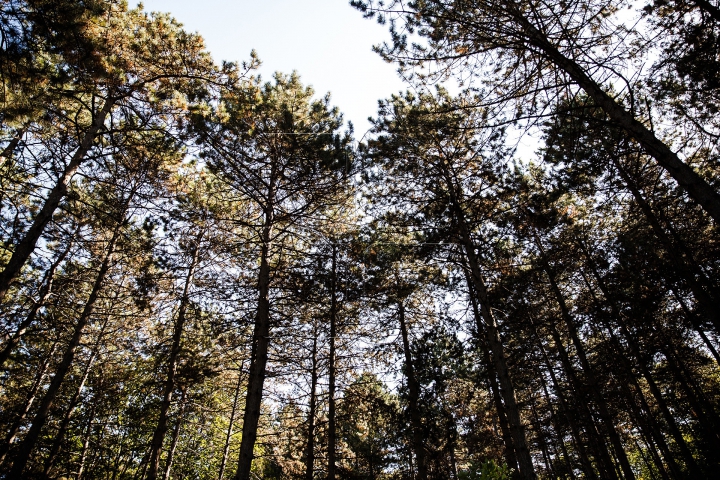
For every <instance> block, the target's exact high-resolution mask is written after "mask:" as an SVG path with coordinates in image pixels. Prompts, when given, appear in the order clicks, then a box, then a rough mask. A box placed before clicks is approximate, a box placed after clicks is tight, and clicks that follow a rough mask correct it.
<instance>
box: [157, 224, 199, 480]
mask: <svg viewBox="0 0 720 480" xmlns="http://www.w3.org/2000/svg"><path fill="white" fill-rule="evenodd" d="M204 233H205V232H204V230H203V231H201V232H200V233H199V234H198V236H197V238H196V239H195V244H194V245H193V251H192V260H191V261H190V265H189V266H188V271H187V275H186V276H185V282H184V285H183V291H182V297H181V298H180V308H179V309H178V316H177V320H176V321H175V328H174V329H173V339H172V346H171V347H170V356H169V357H168V373H167V378H166V379H165V388H164V391H163V399H162V403H161V404H160V414H159V415H158V423H157V426H156V427H155V432H154V433H153V438H152V441H151V443H150V460H149V464H148V472H147V479H148V480H156V479H157V477H158V470H159V468H160V453H161V451H162V445H163V441H164V440H165V434H166V433H167V429H168V412H169V411H170V405H171V404H172V397H173V393H174V392H175V377H176V375H177V367H178V365H177V363H178V357H179V356H180V348H181V343H182V335H183V328H184V327H185V321H186V320H187V308H188V305H189V303H190V287H191V285H192V282H193V278H194V275H195V268H196V267H197V263H198V258H199V256H200V242H201V241H202V237H203V234H204Z"/></svg>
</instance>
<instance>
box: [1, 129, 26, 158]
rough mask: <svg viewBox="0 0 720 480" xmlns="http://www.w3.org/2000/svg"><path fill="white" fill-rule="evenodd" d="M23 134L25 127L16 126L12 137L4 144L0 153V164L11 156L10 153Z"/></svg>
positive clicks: (13, 150)
mask: <svg viewBox="0 0 720 480" xmlns="http://www.w3.org/2000/svg"><path fill="white" fill-rule="evenodd" d="M23 136H25V127H22V128H18V129H17V130H16V131H15V135H13V138H12V139H10V141H9V142H8V144H7V145H5V148H3V150H2V153H0V166H2V165H4V164H5V161H6V160H9V159H10V157H12V154H13V153H14V152H15V149H16V148H17V147H18V145H19V144H20V141H21V140H22V137H23Z"/></svg>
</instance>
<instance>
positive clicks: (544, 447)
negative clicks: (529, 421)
mask: <svg viewBox="0 0 720 480" xmlns="http://www.w3.org/2000/svg"><path fill="white" fill-rule="evenodd" d="M530 411H531V412H532V414H533V419H534V420H535V422H534V423H535V430H536V431H537V439H538V443H539V444H540V451H541V452H542V454H543V460H544V461H545V469H546V470H547V472H548V473H549V474H550V475H551V476H552V477H554V478H557V475H556V474H555V471H554V469H553V464H552V461H551V460H550V451H549V449H548V446H547V442H546V441H545V433H544V432H543V431H542V423H541V422H540V417H538V414H537V408H535V405H532V407H531V409H530Z"/></svg>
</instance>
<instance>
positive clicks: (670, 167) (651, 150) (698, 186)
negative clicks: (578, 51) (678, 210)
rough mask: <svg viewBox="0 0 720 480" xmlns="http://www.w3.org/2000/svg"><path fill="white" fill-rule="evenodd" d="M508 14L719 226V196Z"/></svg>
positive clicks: (519, 16) (513, 9)
mask: <svg viewBox="0 0 720 480" xmlns="http://www.w3.org/2000/svg"><path fill="white" fill-rule="evenodd" d="M509 13H510V15H512V16H513V18H514V19H515V21H517V22H518V24H519V25H520V27H521V28H522V29H523V30H524V34H525V35H526V38H527V39H528V41H529V43H530V44H531V45H532V46H534V47H536V48H538V49H539V50H540V52H541V54H542V55H543V56H545V57H546V58H547V59H548V60H550V61H551V62H552V63H554V64H555V66H557V67H558V68H559V69H560V70H562V71H564V72H565V73H567V74H568V75H569V76H570V78H572V80H573V81H574V82H575V83H577V84H578V85H579V86H580V88H582V89H583V90H584V91H585V93H587V94H588V96H589V97H590V98H592V99H593V101H594V102H595V104H596V105H597V106H598V107H600V108H602V109H603V111H604V112H605V114H606V115H607V116H608V117H609V118H610V119H611V120H612V121H614V122H615V123H616V124H617V125H618V126H619V127H621V128H622V129H624V130H625V131H626V132H627V133H628V134H629V135H631V136H632V137H633V138H634V139H635V140H636V141H637V142H638V143H639V144H640V145H642V147H643V148H644V149H645V151H646V152H647V153H648V154H649V155H650V156H652V157H653V158H655V160H656V161H657V163H658V165H660V166H661V167H662V168H664V169H665V170H666V171H667V172H668V173H669V174H670V176H671V177H673V178H674V179H675V181H677V183H678V185H680V186H681V187H682V188H683V189H684V190H685V191H686V192H687V193H688V195H689V196H690V197H691V198H692V199H694V200H695V201H696V202H697V203H698V204H699V205H700V206H701V207H702V208H703V209H704V210H705V211H706V212H707V213H708V215H710V216H711V217H712V218H713V219H714V220H715V222H716V224H720V195H718V193H717V192H716V191H715V190H714V189H713V187H711V186H710V184H708V182H706V181H705V180H704V179H703V178H702V177H701V176H700V175H698V173H697V172H696V171H695V170H694V169H692V168H691V167H690V166H688V165H686V164H685V163H683V161H682V160H680V158H679V157H678V156H677V154H676V153H675V152H673V151H672V150H670V148H669V147H668V146H667V145H665V144H664V143H663V142H662V141H661V140H659V139H658V138H657V137H656V136H655V134H654V133H653V132H652V131H650V130H649V129H648V128H647V127H646V126H645V125H643V124H642V123H640V122H639V121H638V120H637V119H635V117H634V116H633V115H632V114H631V113H630V112H628V111H627V110H625V108H624V107H623V106H621V105H620V104H618V103H617V102H616V101H615V99H613V98H612V97H611V96H610V95H608V94H607V93H606V92H605V91H604V90H603V89H602V88H601V86H600V85H599V84H598V83H597V82H595V80H593V79H592V78H590V76H589V75H588V74H587V73H586V72H585V70H583V68H582V67H581V66H580V65H578V64H577V63H576V62H575V61H574V60H572V59H571V58H568V57H566V56H565V55H564V54H563V53H562V52H560V51H559V50H558V49H557V47H555V45H553V44H552V43H551V42H550V41H549V40H548V38H547V37H546V36H545V35H544V34H543V33H542V32H540V31H539V30H538V29H537V28H536V27H535V26H534V25H533V24H532V23H531V22H530V21H529V20H528V19H527V18H526V17H525V15H524V14H523V12H521V11H520V9H519V8H518V6H517V4H515V3H514V2H513V3H511V4H510V7H509Z"/></svg>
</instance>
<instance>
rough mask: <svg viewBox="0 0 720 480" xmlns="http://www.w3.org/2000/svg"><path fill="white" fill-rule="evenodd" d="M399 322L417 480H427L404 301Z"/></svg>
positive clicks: (400, 306) (417, 387) (417, 390)
mask: <svg viewBox="0 0 720 480" xmlns="http://www.w3.org/2000/svg"><path fill="white" fill-rule="evenodd" d="M398 321H399V322H400V334H401V335H402V341H403V353H404V356H405V376H406V377H407V383H408V406H409V407H410V423H411V425H412V434H413V437H412V438H413V450H414V452H415V461H416V463H417V475H416V477H415V478H416V479H417V480H427V473H428V472H427V465H426V464H425V445H424V444H423V432H422V418H421V416H420V408H419V399H420V386H419V385H418V382H417V379H416V378H415V369H414V368H413V362H412V353H411V351H410V339H409V338H408V329H407V325H406V323H405V305H403V302H402V300H400V301H398Z"/></svg>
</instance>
